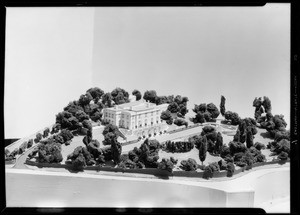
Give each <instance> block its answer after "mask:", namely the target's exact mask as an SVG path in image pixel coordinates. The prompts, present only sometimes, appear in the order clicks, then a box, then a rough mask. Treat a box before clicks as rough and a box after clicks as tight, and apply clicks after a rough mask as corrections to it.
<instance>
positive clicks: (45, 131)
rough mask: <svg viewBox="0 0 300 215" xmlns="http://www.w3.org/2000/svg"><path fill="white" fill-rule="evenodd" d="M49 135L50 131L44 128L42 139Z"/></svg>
mask: <svg viewBox="0 0 300 215" xmlns="http://www.w3.org/2000/svg"><path fill="white" fill-rule="evenodd" d="M49 133H50V129H49V128H45V130H44V131H43V138H46V137H48V135H49Z"/></svg>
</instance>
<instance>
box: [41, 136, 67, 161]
mask: <svg viewBox="0 0 300 215" xmlns="http://www.w3.org/2000/svg"><path fill="white" fill-rule="evenodd" d="M62 160H63V157H62V154H61V144H60V143H57V142H54V141H52V140H51V142H50V141H49V143H46V144H43V143H41V144H40V145H39V146H38V161H39V162H41V163H60V162H61V161H62Z"/></svg>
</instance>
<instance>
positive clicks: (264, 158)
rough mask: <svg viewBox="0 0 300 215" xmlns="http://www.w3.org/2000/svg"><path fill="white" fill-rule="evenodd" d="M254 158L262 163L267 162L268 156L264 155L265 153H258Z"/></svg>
mask: <svg viewBox="0 0 300 215" xmlns="http://www.w3.org/2000/svg"><path fill="white" fill-rule="evenodd" d="M254 159H255V162H257V163H262V162H266V156H265V155H263V154H261V153H260V154H258V155H256V156H255V157H254Z"/></svg>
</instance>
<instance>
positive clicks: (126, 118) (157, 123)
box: [103, 99, 169, 136]
mask: <svg viewBox="0 0 300 215" xmlns="http://www.w3.org/2000/svg"><path fill="white" fill-rule="evenodd" d="M168 105H169V104H161V105H156V104H154V103H149V102H146V101H145V100H143V99H141V100H139V101H134V102H130V103H125V104H121V105H116V106H114V107H111V108H105V109H103V117H104V119H105V120H107V121H108V122H109V123H111V124H113V125H116V126H118V127H119V128H122V130H124V129H125V130H126V133H127V134H136V135H138V136H142V135H148V134H154V133H158V132H160V131H163V130H164V129H166V128H167V124H166V123H165V122H164V121H162V120H161V119H160V115H161V112H162V111H165V110H166V109H167V107H168Z"/></svg>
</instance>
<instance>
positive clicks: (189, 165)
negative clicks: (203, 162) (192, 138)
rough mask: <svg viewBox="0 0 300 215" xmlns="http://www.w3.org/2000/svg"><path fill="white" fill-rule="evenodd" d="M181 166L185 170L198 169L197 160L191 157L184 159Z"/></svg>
mask: <svg viewBox="0 0 300 215" xmlns="http://www.w3.org/2000/svg"><path fill="white" fill-rule="evenodd" d="M180 164H181V165H180V168H181V169H183V170H185V171H196V169H197V166H198V165H197V162H196V161H195V160H194V159H193V158H189V159H187V160H182V161H181V162H180Z"/></svg>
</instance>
